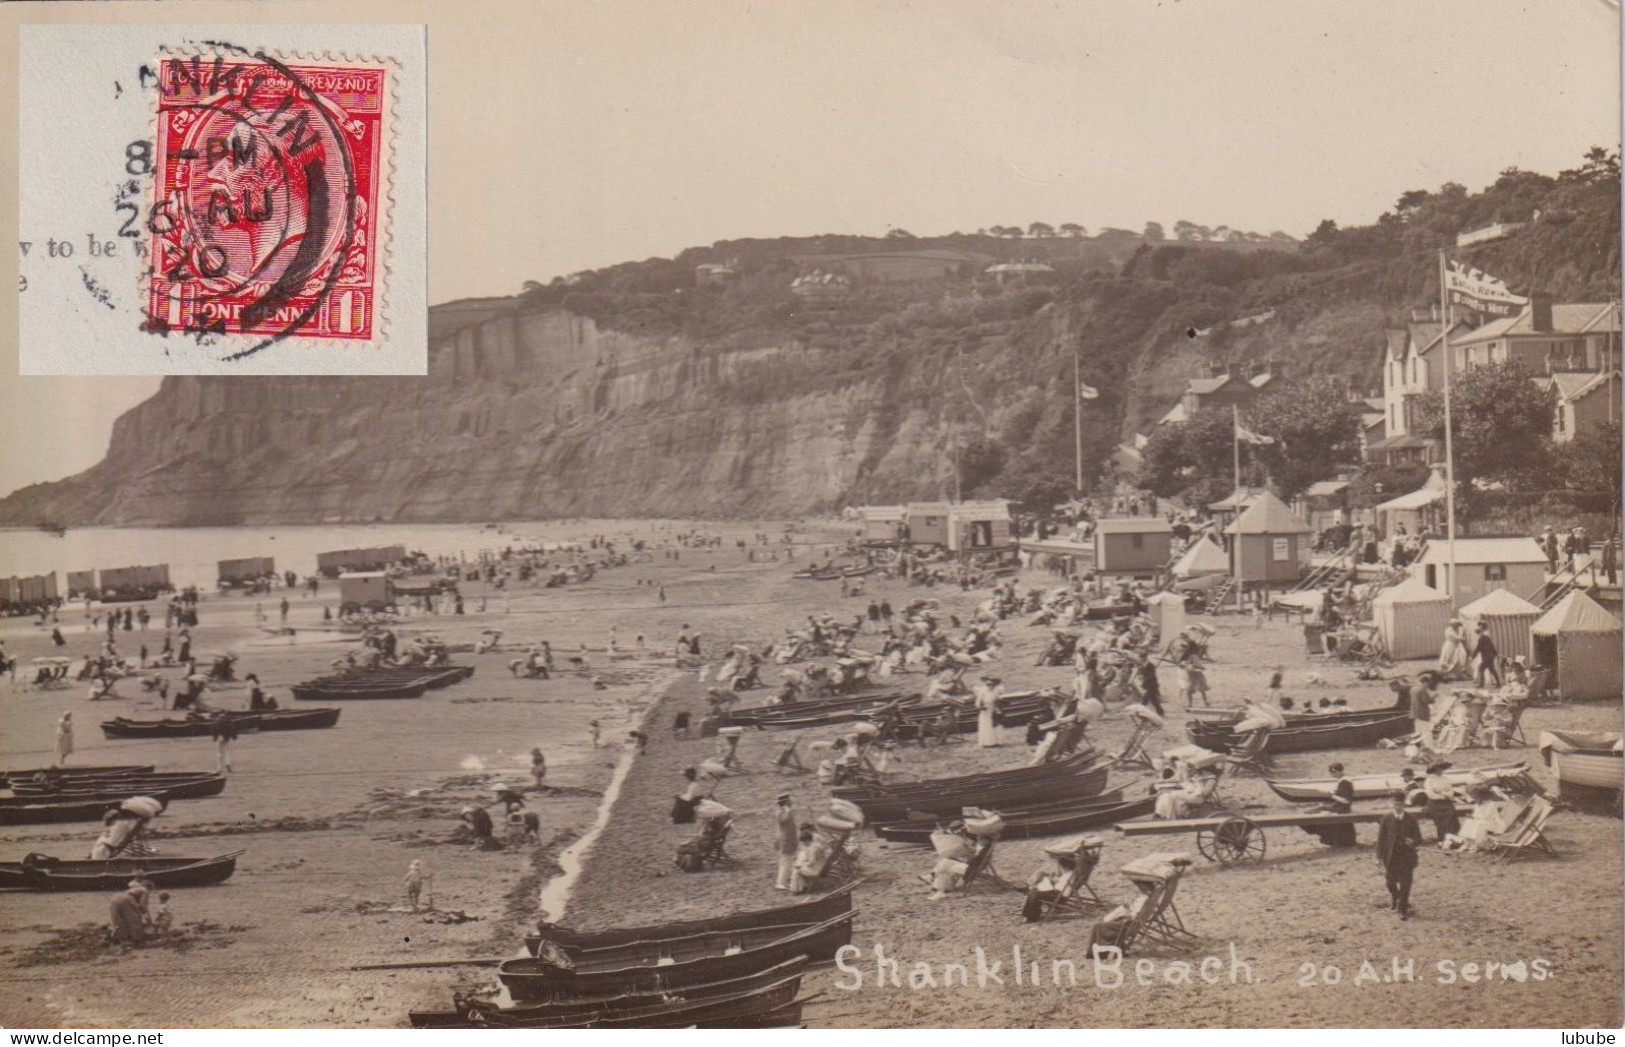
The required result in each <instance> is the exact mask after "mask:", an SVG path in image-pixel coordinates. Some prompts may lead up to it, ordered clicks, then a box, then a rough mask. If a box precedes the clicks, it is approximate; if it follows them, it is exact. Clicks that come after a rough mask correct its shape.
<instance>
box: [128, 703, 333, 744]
mask: <svg viewBox="0 0 1625 1047" xmlns="http://www.w3.org/2000/svg"><path fill="white" fill-rule="evenodd" d="M341 711H342V710H339V709H273V710H270V711H267V712H258V713H249V712H233V711H226V712H222V713H219V714H216V715H212V716H188V717H185V718H176V717H168V718H165V719H161V720H130V719H126V718H125V717H122V716H117V717H114V718H113V719H111V720H104V721H103V722H102V734H103V735H104V736H106V737H108V738H207V737H210V736H211V735H213V734H214V731H215V728H216V727H218V726H219V724H220V721H221V720H222V719H224V720H229V721H231V724H232V726H233V727H235V728H236V729H237V731H238V732H239V733H246V732H249V731H311V730H317V729H320V728H323V727H332V726H333V725H334V724H336V723H338V722H339V713H340V712H341Z"/></svg>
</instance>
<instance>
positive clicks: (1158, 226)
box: [1141, 222, 1168, 240]
mask: <svg viewBox="0 0 1625 1047" xmlns="http://www.w3.org/2000/svg"><path fill="white" fill-rule="evenodd" d="M1141 235H1143V236H1144V237H1145V238H1146V239H1147V240H1166V239H1168V234H1167V233H1164V232H1163V231H1162V223H1161V222H1147V223H1145V232H1144V233H1143V234H1141Z"/></svg>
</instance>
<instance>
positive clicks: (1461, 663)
mask: <svg viewBox="0 0 1625 1047" xmlns="http://www.w3.org/2000/svg"><path fill="white" fill-rule="evenodd" d="M1466 670H1467V634H1466V632H1465V631H1464V630H1463V629H1462V627H1461V619H1460V618H1451V619H1450V624H1449V625H1447V626H1445V627H1444V642H1443V643H1442V644H1440V645H1439V675H1440V676H1442V677H1444V678H1445V679H1449V678H1450V677H1451V676H1453V675H1456V674H1461V673H1465V672H1466Z"/></svg>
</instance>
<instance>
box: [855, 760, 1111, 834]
mask: <svg viewBox="0 0 1625 1047" xmlns="http://www.w3.org/2000/svg"><path fill="white" fill-rule="evenodd" d="M1048 766H1049V767H1051V768H1055V767H1058V766H1060V765H1058V764H1050V765H1048ZM1107 771H1108V768H1107V766H1106V765H1105V764H1101V765H1100V766H1098V767H1090V766H1088V765H1082V766H1080V767H1076V768H1071V769H1067V770H1062V771H1054V770H1052V772H1051V774H1050V775H1049V776H1047V777H1040V778H1027V779H1017V780H1014V781H1010V782H997V781H995V782H990V783H985V784H981V785H971V786H963V787H960V788H956V789H941V790H932V789H923V790H921V789H909V790H906V791H900V792H895V793H882V794H878V795H871V796H864V797H855V798H852V802H853V803H855V804H857V805H858V807H859V809H861V810H862V811H863V816H864V817H865V818H866V819H868V820H869V821H870V822H895V821H900V820H902V819H904V818H907V817H909V813H910V812H911V811H917V812H920V813H922V814H933V815H937V814H945V815H957V814H958V813H959V812H960V811H961V810H962V809H963V808H966V807H981V808H985V809H989V810H999V809H1001V808H1008V807H1023V806H1035V805H1038V804H1042V803H1048V802H1052V801H1061V800H1076V801H1081V800H1084V799H1087V798H1089V797H1093V796H1098V795H1099V794H1100V793H1101V792H1102V791H1103V790H1104V789H1105V787H1106V774H1107Z"/></svg>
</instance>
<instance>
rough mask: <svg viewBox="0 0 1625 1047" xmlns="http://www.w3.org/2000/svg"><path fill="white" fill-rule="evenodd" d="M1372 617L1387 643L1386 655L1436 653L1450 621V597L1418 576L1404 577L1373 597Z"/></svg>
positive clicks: (1434, 654) (1383, 640) (1422, 655)
mask: <svg viewBox="0 0 1625 1047" xmlns="http://www.w3.org/2000/svg"><path fill="white" fill-rule="evenodd" d="M1371 617H1372V618H1374V619H1375V620H1376V624H1377V631H1378V632H1379V633H1381V634H1382V642H1383V643H1384V644H1386V645H1387V646H1388V657H1390V658H1394V659H1400V658H1427V657H1432V656H1437V655H1438V653H1439V645H1440V643H1441V642H1442V641H1443V639H1444V629H1445V626H1447V625H1449V624H1450V598H1449V597H1448V596H1446V595H1445V594H1444V593H1441V592H1439V591H1438V590H1437V589H1430V588H1428V586H1427V585H1426V583H1424V582H1423V581H1422V580H1421V579H1419V578H1407V579H1405V581H1403V582H1401V583H1400V584H1399V585H1396V586H1394V587H1393V588H1391V589H1384V590H1383V591H1382V592H1380V593H1378V594H1377V595H1376V597H1375V598H1373V599H1372V601H1371Z"/></svg>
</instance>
